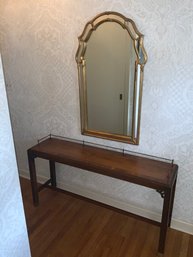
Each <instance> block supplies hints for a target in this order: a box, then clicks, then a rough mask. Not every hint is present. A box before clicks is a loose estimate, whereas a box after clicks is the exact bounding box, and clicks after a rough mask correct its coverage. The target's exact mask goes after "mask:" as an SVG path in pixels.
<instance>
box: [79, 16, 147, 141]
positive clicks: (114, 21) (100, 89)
mask: <svg viewBox="0 0 193 257" xmlns="http://www.w3.org/2000/svg"><path fill="white" fill-rule="evenodd" d="M146 59H147V56H146V53H145V50H144V48H143V35H142V34H140V33H139V32H138V30H137V28H136V26H135V24H134V22H133V21H132V20H130V19H127V18H125V17H124V16H122V15H121V14H119V13H114V12H106V13H103V14H100V15H98V16H97V17H95V18H94V19H93V20H92V21H90V22H88V23H87V24H86V26H85V29H84V31H83V33H82V35H81V36H80V37H79V48H78V51H77V54H76V61H77V64H78V70H79V84H80V104H81V128H82V133H83V134H85V135H90V136H97V137H102V138H108V139H111V140H119V141H123V142H127V143H132V144H138V143H139V123H140V107H141V93H142V75H143V67H144V64H145V62H146Z"/></svg>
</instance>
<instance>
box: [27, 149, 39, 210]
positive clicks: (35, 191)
mask: <svg viewBox="0 0 193 257" xmlns="http://www.w3.org/2000/svg"><path fill="white" fill-rule="evenodd" d="M28 163H29V171H30V180H31V188H32V197H33V203H34V205H35V206H38V204H39V196H38V183H37V176H36V167H35V157H34V155H33V154H31V153H30V151H28Z"/></svg>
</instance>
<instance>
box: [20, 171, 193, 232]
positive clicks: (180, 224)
mask: <svg viewBox="0 0 193 257" xmlns="http://www.w3.org/2000/svg"><path fill="white" fill-rule="evenodd" d="M20 176H21V177H24V178H27V179H29V172H28V171H24V170H20ZM37 179H38V182H40V183H44V182H45V181H47V180H48V178H47V177H44V176H38V177H37ZM57 186H58V188H61V189H64V190H66V191H69V192H72V193H75V194H78V195H81V196H84V197H87V198H89V199H92V200H95V201H98V202H101V203H104V204H107V205H110V206H113V207H115V208H118V209H121V210H124V211H128V212H130V213H134V214H137V215H140V216H142V217H145V218H148V219H152V220H155V221H160V220H161V215H160V214H158V213H155V212H152V211H149V210H147V209H142V208H139V207H137V206H134V205H131V204H128V203H126V202H124V201H120V200H119V201H118V200H116V199H114V198H112V197H110V196H108V195H106V194H103V193H99V192H93V191H92V190H88V189H85V188H83V187H81V186H77V185H76V186H75V185H73V184H69V183H68V184H66V183H64V182H57ZM171 227H172V228H174V229H176V230H179V231H182V232H185V233H188V234H192V235H193V225H192V224H189V223H186V222H184V221H181V220H177V219H172V222H171Z"/></svg>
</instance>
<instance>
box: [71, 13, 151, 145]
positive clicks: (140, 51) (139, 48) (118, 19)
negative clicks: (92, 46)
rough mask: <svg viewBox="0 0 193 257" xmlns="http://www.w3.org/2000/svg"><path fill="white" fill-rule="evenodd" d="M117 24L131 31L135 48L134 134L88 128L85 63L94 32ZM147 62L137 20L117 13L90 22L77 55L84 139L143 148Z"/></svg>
mask: <svg viewBox="0 0 193 257" xmlns="http://www.w3.org/2000/svg"><path fill="white" fill-rule="evenodd" d="M109 22H110V23H112V22H113V23H116V24H119V25H120V26H121V27H122V28H123V29H124V30H126V31H127V33H128V36H129V37H130V39H131V40H132V41H131V42H132V47H133V48H134V52H135V54H136V59H135V62H134V67H133V70H134V74H133V76H134V83H133V85H132V87H133V89H132V90H133V98H132V102H131V103H130V104H131V105H132V115H131V116H132V117H131V121H132V124H131V133H130V134H119V133H118V134H117V133H110V132H106V131H100V130H95V129H90V128H89V127H88V99H87V97H88V95H87V90H88V89H87V83H88V82H87V66H86V65H87V63H86V59H85V55H86V51H87V47H88V43H89V39H90V38H91V36H92V34H93V32H94V31H96V30H97V28H98V27H99V26H101V25H102V24H103V23H109ZM146 61H147V54H146V52H145V49H144V46H143V35H142V34H141V33H140V32H139V31H138V29H137V27H136V25H135V23H134V21H133V20H131V19H129V18H126V17H124V16H123V15H121V14H119V13H117V12H104V13H102V14H99V15H98V16H96V17H95V18H94V19H92V20H91V21H89V22H88V23H87V24H86V26H85V28H84V30H83V32H82V34H81V35H80V36H79V47H78V50H77V53H76V62H77V66H78V76H79V89H80V112H81V132H82V134H84V135H88V136H95V137H100V138H105V139H110V140H117V141H122V142H126V143H130V144H139V133H140V113H141V100H142V83H143V70H144V65H145V63H146Z"/></svg>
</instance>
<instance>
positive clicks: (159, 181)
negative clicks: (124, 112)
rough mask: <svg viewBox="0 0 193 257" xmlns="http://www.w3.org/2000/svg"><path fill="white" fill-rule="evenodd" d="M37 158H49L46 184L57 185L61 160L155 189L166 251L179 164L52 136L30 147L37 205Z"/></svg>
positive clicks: (161, 251)
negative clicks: (161, 201)
mask: <svg viewBox="0 0 193 257" xmlns="http://www.w3.org/2000/svg"><path fill="white" fill-rule="evenodd" d="M35 158H43V159H46V160H49V165H50V179H49V180H48V181H47V182H46V183H45V184H44V185H43V186H45V185H49V184H51V186H52V187H54V188H56V186H57V185H56V170H55V162H58V163H62V164H66V165H70V166H74V167H77V168H81V169H85V170H87V171H91V172H95V173H99V174H103V175H106V176H110V177H113V178H117V179H120V180H124V181H128V182H130V183H135V184H137V185H142V186H145V187H148V188H152V189H155V190H156V191H157V192H159V193H160V194H161V196H162V198H163V210H162V218H161V222H159V223H158V224H159V226H160V236H159V246H158V252H159V253H161V254H163V253H164V248H165V241H166V234H167V228H168V227H169V226H170V223H171V216H172V209H173V202H174V195H175V187H176V179H177V170H178V166H177V165H176V164H173V162H172V163H168V162H165V161H160V160H154V159H150V158H147V157H142V156H135V155H131V154H127V153H125V152H124V151H123V152H117V151H113V150H108V149H104V148H99V147H96V146H91V145H87V144H84V143H83V144H80V143H77V142H71V141H68V140H63V139H59V138H53V137H49V138H46V139H45V140H43V141H41V142H39V143H38V144H37V145H35V146H33V147H32V148H30V149H28V161H29V170H30V178H31V186H32V194H33V202H34V205H36V206H37V205H38V204H39V196H38V192H39V190H40V188H39V187H38V184H37V177H36V167H35ZM41 187H42V186H41Z"/></svg>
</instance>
